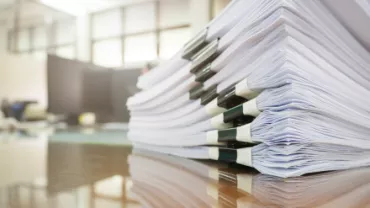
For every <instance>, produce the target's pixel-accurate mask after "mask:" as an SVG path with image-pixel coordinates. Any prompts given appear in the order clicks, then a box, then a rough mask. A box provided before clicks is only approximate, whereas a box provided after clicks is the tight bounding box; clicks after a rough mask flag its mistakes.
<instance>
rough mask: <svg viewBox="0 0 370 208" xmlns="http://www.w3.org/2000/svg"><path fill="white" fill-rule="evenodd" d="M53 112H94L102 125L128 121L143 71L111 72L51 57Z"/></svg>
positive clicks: (50, 80)
mask: <svg viewBox="0 0 370 208" xmlns="http://www.w3.org/2000/svg"><path fill="white" fill-rule="evenodd" d="M47 67H48V70H47V79H48V100H49V112H51V113H55V114H65V115H68V114H80V113H82V112H94V113H95V114H96V115H97V119H98V122H100V123H106V122H127V121H128V120H129V113H128V111H127V108H126V101H127V98H128V97H130V96H132V95H133V94H135V93H136V92H137V91H138V89H137V88H136V82H137V79H138V77H139V75H140V70H123V69H116V70H113V69H107V68H103V67H98V66H95V65H93V64H90V63H84V62H80V61H76V60H69V59H64V58H60V57H57V56H53V55H49V56H48V63H47Z"/></svg>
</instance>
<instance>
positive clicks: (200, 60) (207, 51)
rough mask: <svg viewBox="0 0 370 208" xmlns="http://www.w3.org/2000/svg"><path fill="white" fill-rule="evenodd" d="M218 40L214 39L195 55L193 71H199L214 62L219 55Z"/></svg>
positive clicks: (191, 70) (194, 72)
mask: <svg viewBox="0 0 370 208" xmlns="http://www.w3.org/2000/svg"><path fill="white" fill-rule="evenodd" d="M218 42H219V40H218V39H217V40H214V41H213V42H211V43H210V44H208V45H207V46H206V47H204V48H203V49H202V50H201V51H199V52H198V53H197V54H196V55H195V56H194V57H193V59H192V62H193V65H192V66H191V69H190V72H191V73H193V74H196V73H198V72H199V71H200V70H201V69H202V68H203V67H205V66H206V65H207V64H209V63H210V62H212V61H213V60H214V59H215V58H216V57H217V56H218Z"/></svg>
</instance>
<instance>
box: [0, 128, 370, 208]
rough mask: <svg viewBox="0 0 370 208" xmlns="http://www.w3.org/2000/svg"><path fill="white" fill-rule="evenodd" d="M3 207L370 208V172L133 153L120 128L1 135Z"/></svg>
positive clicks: (365, 170)
mask: <svg viewBox="0 0 370 208" xmlns="http://www.w3.org/2000/svg"><path fill="white" fill-rule="evenodd" d="M0 168H1V170H0V207H1V208H3V207H5V208H6V207H12V208H13V207H14V208H34V207H35V208H43V207H48V208H49V207H51V208H110V207H117V208H118V207H158V208H165V207H174V208H180V207H248V208H249V207H333V208H346V207H359V208H363V207H370V168H363V169H354V170H348V171H340V172H328V173H321V174H315V175H309V176H304V177H298V178H290V179H280V178H276V177H272V176H267V175H262V174H259V173H258V172H256V171H255V170H253V169H249V168H246V167H240V166H236V165H233V164H223V163H214V162H210V161H197V160H188V159H184V158H178V157H172V156H167V155H162V154H158V153H153V152H147V151H141V150H137V149H132V147H131V146H130V144H129V142H128V141H127V139H126V138H125V132H119V131H104V132H97V131H72V132H71V131H60V132H55V133H53V134H52V135H49V136H48V135H46V134H34V135H32V134H31V135H29V134H27V133H24V132H21V133H16V134H14V133H13V134H0Z"/></svg>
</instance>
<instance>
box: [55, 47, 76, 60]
mask: <svg viewBox="0 0 370 208" xmlns="http://www.w3.org/2000/svg"><path fill="white" fill-rule="evenodd" d="M75 49H76V48H75V47H74V45H70V46H61V47H57V48H56V51H55V54H56V55H57V56H60V57H63V58H67V59H75V58H76V51H75Z"/></svg>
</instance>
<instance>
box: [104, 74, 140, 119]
mask: <svg viewBox="0 0 370 208" xmlns="http://www.w3.org/2000/svg"><path fill="white" fill-rule="evenodd" d="M139 76H140V70H114V71H113V79H112V91H111V93H112V104H113V111H114V117H113V121H115V122H128V121H129V118H130V114H129V111H128V110H127V107H126V102H127V99H128V98H129V97H130V96H132V95H134V94H135V93H136V92H138V91H139V89H138V88H137V87H136V82H137V79H138V77H139Z"/></svg>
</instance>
